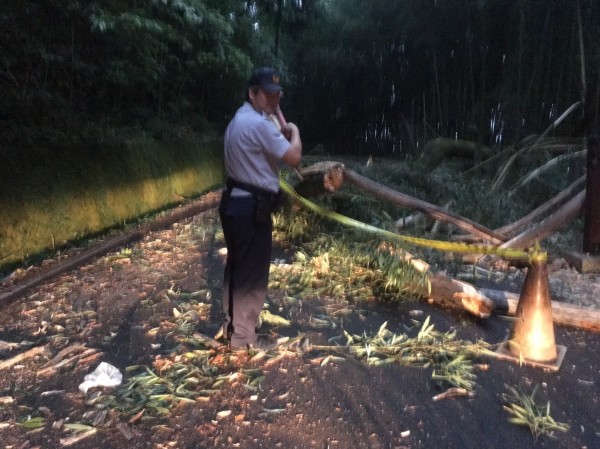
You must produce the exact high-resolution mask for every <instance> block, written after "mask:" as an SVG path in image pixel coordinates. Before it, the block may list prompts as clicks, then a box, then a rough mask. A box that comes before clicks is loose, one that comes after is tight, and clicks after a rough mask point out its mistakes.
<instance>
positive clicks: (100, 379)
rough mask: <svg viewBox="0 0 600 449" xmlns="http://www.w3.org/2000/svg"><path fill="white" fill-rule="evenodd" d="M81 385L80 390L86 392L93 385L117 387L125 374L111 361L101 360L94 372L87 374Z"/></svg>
mask: <svg viewBox="0 0 600 449" xmlns="http://www.w3.org/2000/svg"><path fill="white" fill-rule="evenodd" d="M83 380H84V381H83V382H82V383H81V384H80V385H79V391H81V392H82V393H83V394H86V393H87V391H88V390H89V389H90V388H93V387H116V386H117V385H121V381H122V380H123V374H121V373H120V371H119V370H118V369H117V368H115V367H114V366H112V365H111V364H109V363H106V362H101V363H100V365H98V368H96V369H95V370H94V372H92V373H90V374H87V375H86V376H85V377H84V378H83Z"/></svg>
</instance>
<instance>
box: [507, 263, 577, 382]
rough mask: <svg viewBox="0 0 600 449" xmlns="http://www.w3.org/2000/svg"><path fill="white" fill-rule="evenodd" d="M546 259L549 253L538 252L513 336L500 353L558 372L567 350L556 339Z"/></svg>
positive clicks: (519, 308)
mask: <svg viewBox="0 0 600 449" xmlns="http://www.w3.org/2000/svg"><path fill="white" fill-rule="evenodd" d="M546 259H547V257H546V253H540V252H536V253H534V255H533V257H532V259H531V263H530V266H529V268H527V275H526V276H525V282H524V283H523V289H522V290H521V295H520V296H519V303H518V305H517V311H516V314H515V322H514V325H513V329H512V331H511V334H510V337H509V339H508V340H507V341H505V342H504V343H502V345H501V346H500V347H499V348H498V350H497V351H496V353H497V354H498V355H499V357H500V358H506V359H510V360H514V361H518V362H519V363H522V364H528V365H532V366H537V367H540V368H545V369H550V370H553V371H558V369H559V368H560V365H561V363H562V361H563V358H564V355H565V352H566V350H567V349H566V348H565V347H564V346H557V345H556V343H555V340H554V322H553V320H552V303H551V301H550V288H549V286H548V268H547V264H546Z"/></svg>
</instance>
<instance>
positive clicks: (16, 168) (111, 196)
mask: <svg viewBox="0 0 600 449" xmlns="http://www.w3.org/2000/svg"><path fill="white" fill-rule="evenodd" d="M21 151H22V150H21ZM21 151H19V150H17V149H10V150H4V153H5V154H4V156H5V159H4V163H3V164H2V168H0V207H1V209H2V214H0V268H1V267H3V266H4V267H10V266H12V265H14V264H19V263H21V262H24V263H27V262H28V261H29V262H30V261H31V259H32V258H35V256H36V255H38V254H42V255H43V254H46V255H47V254H48V253H50V252H51V253H55V252H56V251H58V250H61V249H63V248H65V246H66V245H68V244H73V243H74V242H76V241H78V240H80V239H82V238H84V237H90V236H94V235H97V234H99V233H102V232H106V231H107V230H109V229H111V228H114V227H118V226H122V225H123V224H125V223H127V222H130V221H132V220H135V219H137V218H139V217H142V216H144V215H146V214H149V213H152V212H155V211H158V210H161V209H164V208H165V207H167V206H172V205H174V204H177V203H180V202H182V201H183V200H184V199H186V198H191V197H194V196H197V195H198V194H200V193H202V192H203V191H206V190H208V189H209V188H211V187H213V186H214V185H216V184H219V183H221V182H222V180H223V177H224V175H223V164H222V158H221V143H220V142H218V141H214V142H200V141H198V142H185V143H178V144H174V143H173V144H164V143H159V142H157V141H154V140H152V139H148V138H144V137H141V138H137V139H132V140H130V141H128V142H125V143H123V144H122V145H121V146H120V147H116V146H113V147H103V148H96V149H94V150H93V151H92V150H90V149H83V148H61V149H54V150H52V151H51V150H48V149H39V148H38V149H32V150H28V151H27V152H21Z"/></svg>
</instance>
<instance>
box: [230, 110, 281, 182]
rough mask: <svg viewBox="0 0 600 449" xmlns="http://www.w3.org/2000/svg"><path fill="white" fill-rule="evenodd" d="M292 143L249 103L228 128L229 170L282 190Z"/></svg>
mask: <svg viewBox="0 0 600 449" xmlns="http://www.w3.org/2000/svg"><path fill="white" fill-rule="evenodd" d="M289 147H290V143H289V142H288V141H287V139H286V138H285V137H284V136H283V134H281V132H280V131H279V130H278V129H277V127H276V126H275V124H274V123H273V122H272V121H271V120H269V119H268V118H267V116H266V115H264V114H262V113H260V112H257V111H256V110H255V109H254V108H253V107H252V105H251V104H250V103H248V102H245V103H244V105H243V106H241V107H240V108H239V109H238V110H237V112H236V113H235V116H234V117H233V119H232V120H231V122H230V123H229V125H228V126H227V130H226V131H225V170H226V172H227V175H228V176H230V177H232V178H233V179H235V180H237V181H241V182H244V183H247V184H251V185H253V186H256V187H260V188H261V189H265V190H269V191H271V192H277V191H278V190H279V170H278V167H279V163H280V162H281V159H282V158H283V156H284V155H285V153H286V151H287V150H288V149H289Z"/></svg>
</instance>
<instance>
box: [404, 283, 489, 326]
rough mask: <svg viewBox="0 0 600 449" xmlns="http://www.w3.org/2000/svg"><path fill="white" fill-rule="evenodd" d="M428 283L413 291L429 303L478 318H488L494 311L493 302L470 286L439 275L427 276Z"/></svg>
mask: <svg viewBox="0 0 600 449" xmlns="http://www.w3.org/2000/svg"><path fill="white" fill-rule="evenodd" d="M429 283H430V284H429V285H426V286H420V287H419V288H417V289H414V290H413V291H414V292H415V293H418V294H420V295H422V296H424V297H426V298H427V300H428V302H430V303H433V304H438V305H440V306H442V307H453V308H457V309H462V310H466V311H467V312H469V313H471V314H472V315H475V316H476V317H478V318H488V317H489V316H490V315H491V313H492V311H493V310H494V303H493V301H492V300H491V299H489V298H487V297H486V296H485V295H484V294H482V293H481V292H480V291H478V290H477V289H476V288H475V287H473V286H472V285H471V284H468V283H466V282H463V281H459V280H456V279H452V278H449V277H448V276H445V275H443V274H440V273H437V274H431V275H429Z"/></svg>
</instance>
